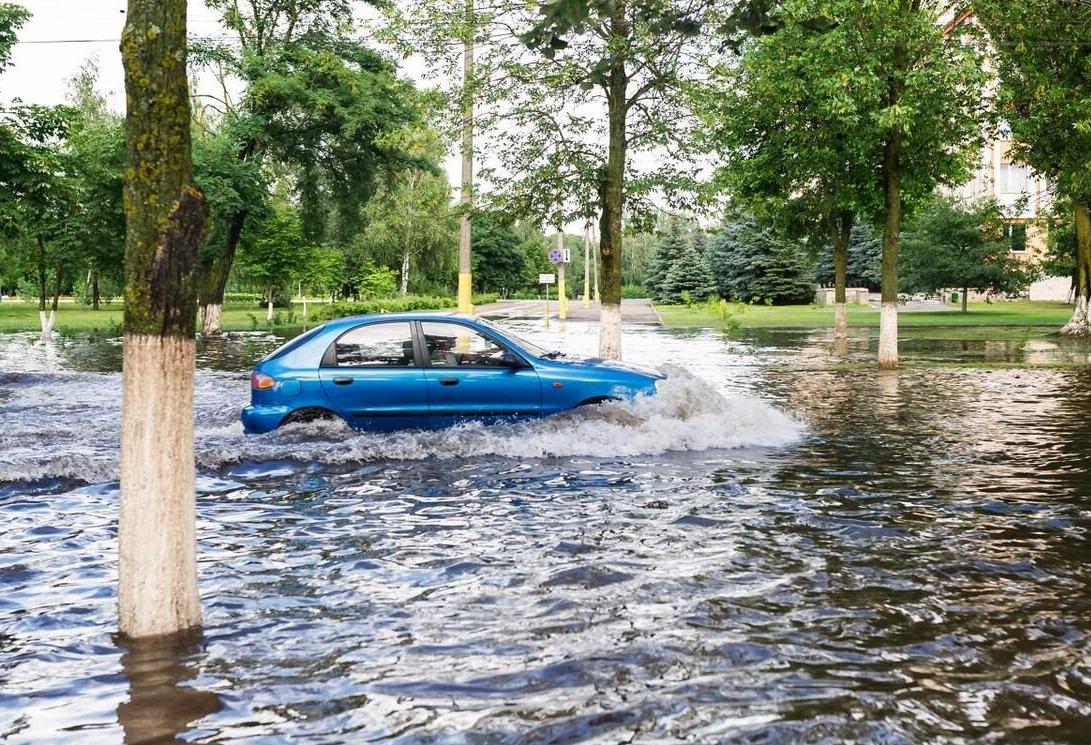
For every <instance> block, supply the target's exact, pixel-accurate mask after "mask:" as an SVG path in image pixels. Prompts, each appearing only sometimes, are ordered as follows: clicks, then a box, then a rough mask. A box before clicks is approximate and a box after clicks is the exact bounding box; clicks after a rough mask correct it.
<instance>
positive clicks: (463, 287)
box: [458, 0, 475, 313]
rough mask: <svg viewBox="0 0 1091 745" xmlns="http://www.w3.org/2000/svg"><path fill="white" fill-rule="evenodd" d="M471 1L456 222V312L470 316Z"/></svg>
mask: <svg viewBox="0 0 1091 745" xmlns="http://www.w3.org/2000/svg"><path fill="white" fill-rule="evenodd" d="M474 30H475V20H474V0H466V31H465V37H464V38H463V40H462V189H461V192H460V194H459V202H461V204H462V210H463V212H462V216H461V217H459V220H458V312H459V313H473V311H474V303H473V297H474V296H473V286H474V284H473V275H472V273H471V272H472V271H473V263H472V261H471V260H470V245H471V242H472V239H473V222H472V218H471V215H470V213H471V211H472V210H473V188H474V99H473V85H474V83H473V73H474Z"/></svg>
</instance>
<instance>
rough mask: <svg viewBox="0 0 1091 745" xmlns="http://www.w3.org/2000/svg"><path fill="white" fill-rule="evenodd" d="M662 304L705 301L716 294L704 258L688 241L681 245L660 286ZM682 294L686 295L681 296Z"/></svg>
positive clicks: (714, 283)
mask: <svg viewBox="0 0 1091 745" xmlns="http://www.w3.org/2000/svg"><path fill="white" fill-rule="evenodd" d="M662 289H663V293H662V294H663V298H664V302H668V303H679V302H685V301H686V300H687V298H688V299H689V300H706V299H707V298H709V297H710V296H713V295H715V294H716V282H715V281H714V280H713V279H712V272H711V271H710V270H709V268H708V262H706V261H705V257H704V256H702V255H701V254H700V253H698V251H697V249H696V248H695V247H694V245H693V244H692V243H690V242H688V241H686V242H684V243H683V244H682V248H681V250H680V251H679V252H678V254H677V256H676V257H675V259H674V263H673V264H672V265H671V268H670V269H669V270H668V271H667V276H666V278H665V279H664V280H663V284H662ZM682 293H687V295H683V294H682Z"/></svg>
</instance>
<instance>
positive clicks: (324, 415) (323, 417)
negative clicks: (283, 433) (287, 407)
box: [281, 408, 337, 424]
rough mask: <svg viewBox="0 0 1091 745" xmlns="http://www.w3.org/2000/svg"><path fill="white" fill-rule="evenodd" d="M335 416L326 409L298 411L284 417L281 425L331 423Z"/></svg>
mask: <svg viewBox="0 0 1091 745" xmlns="http://www.w3.org/2000/svg"><path fill="white" fill-rule="evenodd" d="M336 418H337V415H336V414H334V413H333V412H332V411H330V410H328V409H316V408H315V409H299V410H297V411H293V412H292V413H291V414H289V415H288V416H286V417H284V421H283V422H281V424H300V423H303V422H320V421H332V420H334V419H336Z"/></svg>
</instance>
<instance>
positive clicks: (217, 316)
mask: <svg viewBox="0 0 1091 745" xmlns="http://www.w3.org/2000/svg"><path fill="white" fill-rule="evenodd" d="M222 332H223V306H222V305H220V304H218V303H210V304H208V305H202V306H201V333H202V334H203V335H204V336H215V335H217V334H220V333H222Z"/></svg>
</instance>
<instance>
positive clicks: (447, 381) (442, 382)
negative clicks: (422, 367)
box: [439, 378, 458, 385]
mask: <svg viewBox="0 0 1091 745" xmlns="http://www.w3.org/2000/svg"><path fill="white" fill-rule="evenodd" d="M439 384H440V385H458V378H440V379H439Z"/></svg>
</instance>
